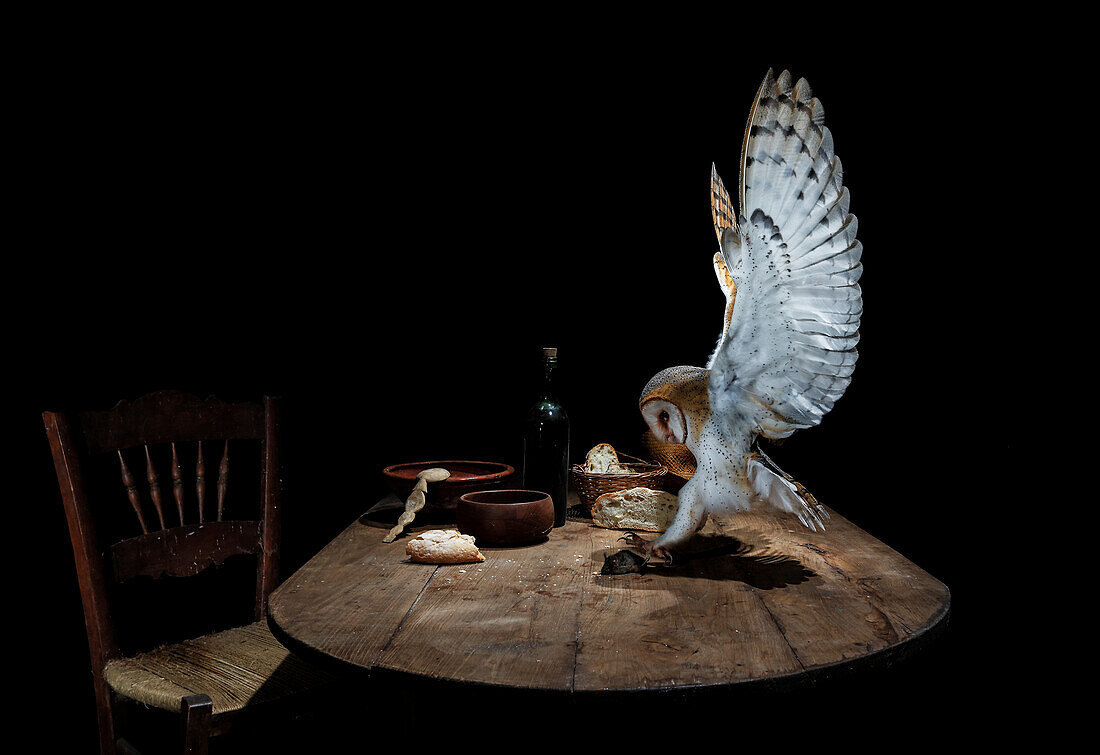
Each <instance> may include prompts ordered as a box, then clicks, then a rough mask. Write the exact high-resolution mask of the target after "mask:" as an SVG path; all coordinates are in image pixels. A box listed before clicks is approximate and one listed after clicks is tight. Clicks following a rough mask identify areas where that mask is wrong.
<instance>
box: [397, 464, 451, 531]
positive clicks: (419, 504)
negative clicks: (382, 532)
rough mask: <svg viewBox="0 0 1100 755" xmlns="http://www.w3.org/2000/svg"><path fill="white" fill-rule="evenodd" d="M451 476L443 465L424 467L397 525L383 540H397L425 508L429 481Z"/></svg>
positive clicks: (440, 480) (442, 479)
mask: <svg viewBox="0 0 1100 755" xmlns="http://www.w3.org/2000/svg"><path fill="white" fill-rule="evenodd" d="M450 476H451V473H450V472H448V471H447V470H446V469H442V468H441V467H431V468H429V469H424V470H422V471H421V472H420V473H419V474H417V475H416V484H414V485H413V489H412V492H411V493H409V499H408V500H407V501H405V510H404V511H403V512H401V516H399V517H398V518H397V525H396V526H395V527H394V528H393V529H392V530H390V531H389V533H388V534H387V535H386V536H385V537H384V538H382V542H383V543H392V542H393V541H394V540H396V539H397V536H398V535H400V534H401V532H402V530H404V529H405V527H407V526H408V525H409V524H411V523H412V520H413V518H414V517H415V516H416V512H418V511H420V509H422V508H424V503H425V501H427V496H428V483H429V482H443V481H444V480H446V479H447V478H448V477H450Z"/></svg>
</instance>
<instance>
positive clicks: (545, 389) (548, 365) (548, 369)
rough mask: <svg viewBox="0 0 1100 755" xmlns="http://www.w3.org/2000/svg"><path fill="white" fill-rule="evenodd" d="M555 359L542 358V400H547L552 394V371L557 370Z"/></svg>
mask: <svg viewBox="0 0 1100 755" xmlns="http://www.w3.org/2000/svg"><path fill="white" fill-rule="evenodd" d="M557 366H558V358H557V357H544V359H543V369H542V398H543V399H549V398H552V397H553V394H554V370H555V369H557Z"/></svg>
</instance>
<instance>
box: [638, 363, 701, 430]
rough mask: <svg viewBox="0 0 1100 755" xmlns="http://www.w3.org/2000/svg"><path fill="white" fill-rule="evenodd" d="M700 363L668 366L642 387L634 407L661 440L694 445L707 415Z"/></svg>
mask: <svg viewBox="0 0 1100 755" xmlns="http://www.w3.org/2000/svg"><path fill="white" fill-rule="evenodd" d="M709 374H710V372H709V371H708V370H705V369H703V368H702V367H669V368H668V369H667V370H662V371H661V372H658V373H657V374H656V375H654V376H653V377H652V378H651V379H650V381H649V382H648V383H646V386H645V388H644V389H643V390H642V397H641V398H640V399H638V408H639V409H640V410H641V412H642V417H643V418H645V421H646V424H647V425H649V429H650V432H652V433H653V436H654V437H655V438H657V440H659V441H661V442H662V443H682V444H685V445H689V446H690V445H694V443H695V441H696V440H698V438H699V433H700V432H701V431H702V429H703V424H704V423H705V422H706V421H707V417H709V416H710V394H709V392H708V389H707V378H708V376H709Z"/></svg>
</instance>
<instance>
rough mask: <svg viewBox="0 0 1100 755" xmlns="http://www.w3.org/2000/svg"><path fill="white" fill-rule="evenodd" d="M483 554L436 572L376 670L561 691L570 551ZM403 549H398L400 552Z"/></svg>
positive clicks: (567, 643)
mask: <svg viewBox="0 0 1100 755" xmlns="http://www.w3.org/2000/svg"><path fill="white" fill-rule="evenodd" d="M583 534H584V533H583V532H582V531H581V529H580V528H573V527H570V528H564V529H561V530H556V531H555V533H554V539H553V542H554V546H555V547H547V546H548V545H549V543H547V544H545V545H542V546H538V547H523V548H483V549H482V553H483V554H484V555H485V558H486V561H485V562H484V563H482V564H464V565H458V564H455V565H450V566H440V567H439V568H438V570H437V571H436V572H435V573H434V574H433V575H432V578H431V579H430V580H429V582H428V585H427V587H426V589H425V590H424V594H423V595H421V597H420V600H419V601H417V604H416V606H415V609H414V610H412V611H410V614H409V618H408V620H407V621H405V623H404V624H402V625H401V627H400V629H398V631H397V633H396V635H395V636H394V638H393V641H392V642H391V643H390V645H389V647H388V648H387V649H386V652H385V653H384V654H383V656H382V658H381V659H380V661H379V664H378V665H379V666H380V667H381V668H386V669H390V670H394V671H404V672H407V673H412V674H417V675H420V676H428V677H431V678H436V679H461V680H463V681H467V682H473V683H478V684H490V685H504V686H520V687H527V688H531V689H556V690H562V691H568V690H570V689H571V688H572V684H573V666H574V662H575V655H576V633H577V632H576V626H577V614H578V612H579V610H580V596H581V585H582V582H583V576H582V575H583V572H582V571H581V570H580V569H577V568H576V565H575V563H568V564H566V563H563V559H564V560H569V561H573V560H574V559H573V556H572V554H571V551H572V550H575V549H574V548H572V547H571V545H572V544H573V543H574V542H575V541H578V540H583V539H584V537H583ZM402 547H404V546H402Z"/></svg>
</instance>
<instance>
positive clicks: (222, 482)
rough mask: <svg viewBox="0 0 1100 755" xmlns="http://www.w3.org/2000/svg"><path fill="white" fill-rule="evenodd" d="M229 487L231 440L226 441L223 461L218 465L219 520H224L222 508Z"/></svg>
mask: <svg viewBox="0 0 1100 755" xmlns="http://www.w3.org/2000/svg"><path fill="white" fill-rule="evenodd" d="M228 487H229V441H228V440H227V441H226V442H225V450H224V451H222V462H221V464H220V465H218V521H219V522H220V521H221V520H222V509H223V508H224V506H225V491H226V490H227V489H228Z"/></svg>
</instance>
